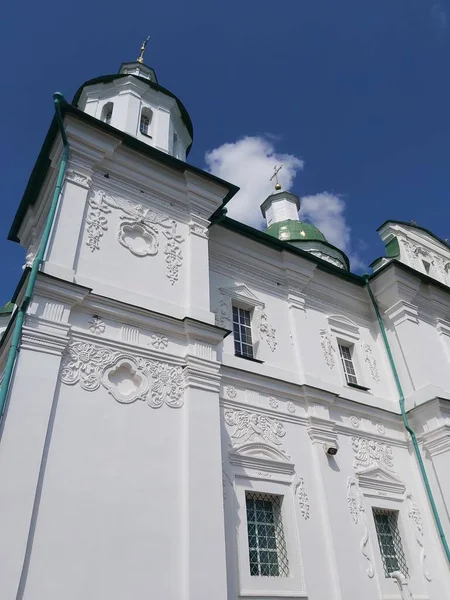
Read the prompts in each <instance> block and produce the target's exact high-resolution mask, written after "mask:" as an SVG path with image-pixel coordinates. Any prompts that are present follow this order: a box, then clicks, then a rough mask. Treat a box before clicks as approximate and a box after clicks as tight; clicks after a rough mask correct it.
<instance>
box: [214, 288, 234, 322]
mask: <svg viewBox="0 0 450 600" xmlns="http://www.w3.org/2000/svg"><path fill="white" fill-rule="evenodd" d="M213 313H214V315H215V317H216V325H217V326H218V327H225V328H226V329H229V327H230V325H231V318H230V311H229V303H228V302H227V301H226V300H225V298H224V297H223V296H221V297H220V300H219V305H218V307H217V308H215V309H214V310H213Z"/></svg>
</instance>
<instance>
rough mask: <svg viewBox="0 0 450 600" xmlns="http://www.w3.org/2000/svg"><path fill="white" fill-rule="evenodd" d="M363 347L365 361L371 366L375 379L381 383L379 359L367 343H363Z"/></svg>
mask: <svg viewBox="0 0 450 600" xmlns="http://www.w3.org/2000/svg"><path fill="white" fill-rule="evenodd" d="M362 348H363V353H364V362H365V363H367V366H368V367H369V371H370V375H371V377H372V379H373V380H374V381H376V382H377V383H379V381H380V374H379V372H378V366H377V361H376V359H375V357H374V356H373V353H372V348H371V347H370V346H369V344H366V343H364V344H363V345H362Z"/></svg>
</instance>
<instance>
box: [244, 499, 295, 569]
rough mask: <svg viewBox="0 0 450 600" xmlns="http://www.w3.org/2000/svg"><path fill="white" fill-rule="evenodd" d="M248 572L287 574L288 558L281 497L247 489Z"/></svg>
mask: <svg viewBox="0 0 450 600" xmlns="http://www.w3.org/2000/svg"><path fill="white" fill-rule="evenodd" d="M245 499H246V505H247V533H248V549H249V559H250V575H252V576H254V577H288V576H289V561H288V556H287V549H286V541H285V539H284V531H283V523H282V520H281V498H280V496H270V495H268V494H255V493H252V492H247V493H246V495H245Z"/></svg>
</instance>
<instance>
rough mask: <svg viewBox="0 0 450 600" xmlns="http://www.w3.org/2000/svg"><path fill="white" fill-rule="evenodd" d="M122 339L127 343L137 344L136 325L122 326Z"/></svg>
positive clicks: (137, 330)
mask: <svg viewBox="0 0 450 600" xmlns="http://www.w3.org/2000/svg"><path fill="white" fill-rule="evenodd" d="M121 337H122V341H124V342H127V344H135V345H138V344H139V329H137V327H129V326H128V325H123V326H122V334H121Z"/></svg>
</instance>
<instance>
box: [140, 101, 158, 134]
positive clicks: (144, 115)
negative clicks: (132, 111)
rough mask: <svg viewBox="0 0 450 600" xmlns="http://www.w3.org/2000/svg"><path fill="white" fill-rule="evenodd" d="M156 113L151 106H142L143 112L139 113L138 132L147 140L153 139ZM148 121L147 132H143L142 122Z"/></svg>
mask: <svg viewBox="0 0 450 600" xmlns="http://www.w3.org/2000/svg"><path fill="white" fill-rule="evenodd" d="M154 117H155V115H154V112H153V110H152V109H151V108H150V107H149V106H141V110H140V111H139V120H138V132H139V134H140V135H143V136H144V137H146V138H150V139H152V135H151V130H152V125H153V121H154ZM143 119H146V120H147V121H148V122H147V125H146V131H142V120H143Z"/></svg>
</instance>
